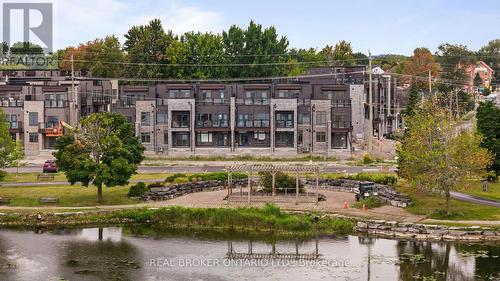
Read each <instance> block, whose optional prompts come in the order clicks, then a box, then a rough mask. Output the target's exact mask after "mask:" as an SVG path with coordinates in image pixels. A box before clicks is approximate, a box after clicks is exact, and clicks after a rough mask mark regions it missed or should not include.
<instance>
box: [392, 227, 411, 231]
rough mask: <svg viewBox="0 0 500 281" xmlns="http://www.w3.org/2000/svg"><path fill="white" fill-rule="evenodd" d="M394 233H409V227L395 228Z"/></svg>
mask: <svg viewBox="0 0 500 281" xmlns="http://www.w3.org/2000/svg"><path fill="white" fill-rule="evenodd" d="M392 231H395V232H407V231H408V227H393V228H392Z"/></svg>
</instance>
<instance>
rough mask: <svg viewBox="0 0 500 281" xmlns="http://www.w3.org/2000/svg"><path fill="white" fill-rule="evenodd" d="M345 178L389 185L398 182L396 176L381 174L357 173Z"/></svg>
mask: <svg viewBox="0 0 500 281" xmlns="http://www.w3.org/2000/svg"><path fill="white" fill-rule="evenodd" d="M346 178H348V179H353V180H360V181H371V182H374V183H379V184H390V185H392V184H395V183H396V182H397V181H398V178H397V177H396V176H394V175H391V174H383V173H359V174H356V175H352V176H346Z"/></svg>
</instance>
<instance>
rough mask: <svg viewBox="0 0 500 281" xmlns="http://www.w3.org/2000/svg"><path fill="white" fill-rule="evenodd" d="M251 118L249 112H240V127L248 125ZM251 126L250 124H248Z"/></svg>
mask: <svg viewBox="0 0 500 281" xmlns="http://www.w3.org/2000/svg"><path fill="white" fill-rule="evenodd" d="M248 119H249V115H248V113H239V114H238V127H247V126H246V125H247V121H248ZM248 127H250V126H248Z"/></svg>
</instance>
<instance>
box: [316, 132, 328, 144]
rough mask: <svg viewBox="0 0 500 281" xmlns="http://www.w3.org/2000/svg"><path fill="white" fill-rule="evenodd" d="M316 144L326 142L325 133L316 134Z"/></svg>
mask: <svg viewBox="0 0 500 281" xmlns="http://www.w3.org/2000/svg"><path fill="white" fill-rule="evenodd" d="M316 142H326V133H325V132H317V133H316Z"/></svg>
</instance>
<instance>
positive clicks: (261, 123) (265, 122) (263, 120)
mask: <svg viewBox="0 0 500 281" xmlns="http://www.w3.org/2000/svg"><path fill="white" fill-rule="evenodd" d="M253 126H254V127H269V113H257V114H255V120H254V124H253Z"/></svg>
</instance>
